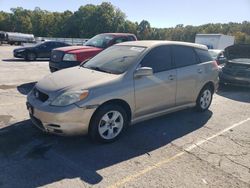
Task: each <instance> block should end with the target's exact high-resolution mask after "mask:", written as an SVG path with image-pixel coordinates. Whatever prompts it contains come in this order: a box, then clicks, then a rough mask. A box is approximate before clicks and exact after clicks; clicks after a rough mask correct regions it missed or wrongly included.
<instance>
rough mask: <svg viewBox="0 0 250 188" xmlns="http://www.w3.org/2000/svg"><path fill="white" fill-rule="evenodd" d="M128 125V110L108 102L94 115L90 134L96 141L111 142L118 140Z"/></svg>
mask: <svg viewBox="0 0 250 188" xmlns="http://www.w3.org/2000/svg"><path fill="white" fill-rule="evenodd" d="M114 116H116V117H115V118H114ZM127 127H128V115H127V113H126V111H125V110H124V109H123V108H122V107H120V106H118V105H115V104H114V105H112V104H108V105H105V106H103V107H101V108H100V109H99V110H98V111H97V112H96V113H95V114H94V116H93V117H92V119H91V122H90V128H89V135H90V137H91V138H92V139H93V140H94V141H97V142H102V143H110V142H113V141H115V140H117V139H118V138H119V137H120V136H121V135H122V133H123V132H124V131H125V130H126V129H127Z"/></svg>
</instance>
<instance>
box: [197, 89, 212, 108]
mask: <svg viewBox="0 0 250 188" xmlns="http://www.w3.org/2000/svg"><path fill="white" fill-rule="evenodd" d="M205 90H209V91H210V92H211V100H210V103H209V105H208V107H207V108H204V109H203V108H202V107H201V105H200V99H201V96H202V94H203V93H204V91H205ZM212 100H213V91H212V88H211V87H209V86H205V87H203V88H202V90H201V91H200V93H199V96H198V98H197V100H196V107H195V108H196V110H197V111H198V112H204V111H207V110H208V108H209V107H210V105H211V103H212Z"/></svg>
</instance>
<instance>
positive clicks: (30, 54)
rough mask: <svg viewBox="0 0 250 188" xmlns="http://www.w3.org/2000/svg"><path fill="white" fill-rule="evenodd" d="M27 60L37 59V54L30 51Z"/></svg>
mask: <svg viewBox="0 0 250 188" xmlns="http://www.w3.org/2000/svg"><path fill="white" fill-rule="evenodd" d="M25 60H27V61H35V60H36V54H34V53H33V52H28V53H27V55H26V57H25Z"/></svg>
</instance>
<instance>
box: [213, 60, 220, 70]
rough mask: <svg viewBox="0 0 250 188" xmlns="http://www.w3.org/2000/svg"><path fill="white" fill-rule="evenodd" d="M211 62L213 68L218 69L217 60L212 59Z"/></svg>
mask: <svg viewBox="0 0 250 188" xmlns="http://www.w3.org/2000/svg"><path fill="white" fill-rule="evenodd" d="M212 64H213V67H214V68H216V69H219V65H218V63H217V61H213V63H212Z"/></svg>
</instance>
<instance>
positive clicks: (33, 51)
mask: <svg viewBox="0 0 250 188" xmlns="http://www.w3.org/2000/svg"><path fill="white" fill-rule="evenodd" d="M65 46H70V45H69V44H67V43H64V42H58V41H46V42H42V43H38V44H36V45H34V46H29V47H22V48H17V49H15V50H14V51H13V55H14V57H16V58H24V59H25V60H27V61H34V60H36V58H50V55H51V51H52V50H53V49H54V48H59V47H65Z"/></svg>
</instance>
